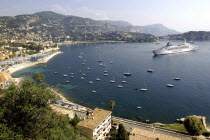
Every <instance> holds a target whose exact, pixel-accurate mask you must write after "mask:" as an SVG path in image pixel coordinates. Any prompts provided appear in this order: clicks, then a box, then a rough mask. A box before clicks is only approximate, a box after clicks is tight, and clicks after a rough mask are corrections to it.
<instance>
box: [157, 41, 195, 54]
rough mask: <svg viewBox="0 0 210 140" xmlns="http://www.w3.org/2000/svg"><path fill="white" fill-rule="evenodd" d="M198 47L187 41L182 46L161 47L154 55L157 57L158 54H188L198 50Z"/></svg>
mask: <svg viewBox="0 0 210 140" xmlns="http://www.w3.org/2000/svg"><path fill="white" fill-rule="evenodd" d="M197 48H198V47H197V46H195V45H194V44H191V43H187V42H186V41H185V42H184V44H181V45H172V44H171V43H167V45H166V46H164V47H161V48H159V49H157V50H154V51H153V53H154V54H155V55H158V54H173V53H182V52H188V51H193V50H196V49H197Z"/></svg>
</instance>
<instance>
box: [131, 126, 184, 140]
mask: <svg viewBox="0 0 210 140" xmlns="http://www.w3.org/2000/svg"><path fill="white" fill-rule="evenodd" d="M129 139H130V140H181V139H180V138H177V137H173V136H168V135H164V134H160V133H156V132H154V131H153V132H151V131H146V130H143V129H139V128H134V129H133V130H132V131H131V132H130V136H129Z"/></svg>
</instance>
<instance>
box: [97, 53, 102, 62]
mask: <svg viewBox="0 0 210 140" xmlns="http://www.w3.org/2000/svg"><path fill="white" fill-rule="evenodd" d="M98 62H102V58H101V53H100V58H99V60H98Z"/></svg>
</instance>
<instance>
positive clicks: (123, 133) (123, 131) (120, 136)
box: [117, 124, 129, 140]
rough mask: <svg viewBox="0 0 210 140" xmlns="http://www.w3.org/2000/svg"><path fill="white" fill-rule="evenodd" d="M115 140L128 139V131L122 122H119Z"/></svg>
mask: <svg viewBox="0 0 210 140" xmlns="http://www.w3.org/2000/svg"><path fill="white" fill-rule="evenodd" d="M117 140H129V133H128V132H127V131H126V129H125V127H124V126H123V124H119V128H118V132H117Z"/></svg>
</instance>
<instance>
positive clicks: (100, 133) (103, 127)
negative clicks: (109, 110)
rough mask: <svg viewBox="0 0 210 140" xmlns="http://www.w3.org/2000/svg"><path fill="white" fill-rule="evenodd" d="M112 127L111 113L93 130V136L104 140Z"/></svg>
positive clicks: (96, 139)
mask: <svg viewBox="0 0 210 140" xmlns="http://www.w3.org/2000/svg"><path fill="white" fill-rule="evenodd" d="M110 129H111V115H109V116H108V117H107V118H106V119H105V120H104V121H103V122H102V123H101V124H100V125H99V126H97V127H96V128H95V129H94V130H93V138H94V139H95V140H103V139H104V136H105V135H106V134H107V133H109V131H110Z"/></svg>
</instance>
